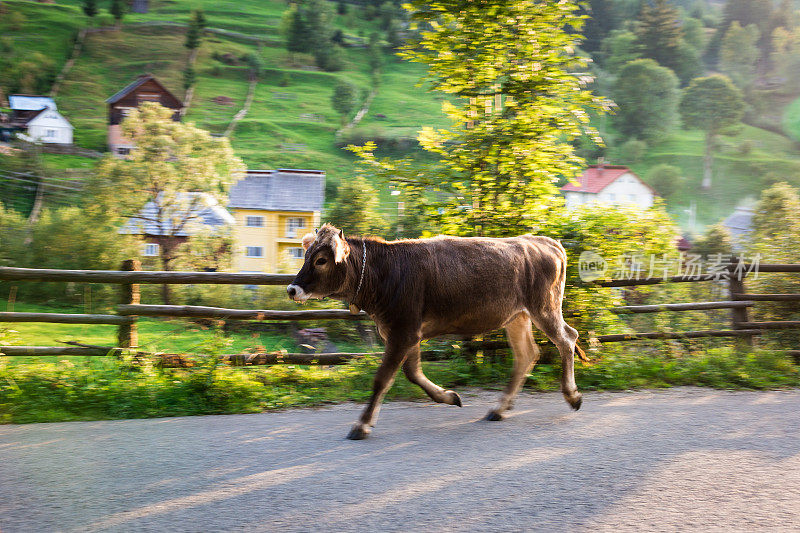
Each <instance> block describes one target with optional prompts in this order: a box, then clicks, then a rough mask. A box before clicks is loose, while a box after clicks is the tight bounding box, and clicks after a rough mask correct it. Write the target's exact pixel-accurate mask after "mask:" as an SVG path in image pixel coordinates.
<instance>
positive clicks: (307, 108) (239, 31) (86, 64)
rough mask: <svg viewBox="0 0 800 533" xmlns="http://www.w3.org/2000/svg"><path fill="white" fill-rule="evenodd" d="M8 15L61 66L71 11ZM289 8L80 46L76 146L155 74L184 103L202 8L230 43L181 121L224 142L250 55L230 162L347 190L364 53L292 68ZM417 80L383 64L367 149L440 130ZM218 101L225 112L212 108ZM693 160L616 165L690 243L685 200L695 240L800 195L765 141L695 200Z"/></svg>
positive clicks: (175, 20)
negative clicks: (129, 90) (710, 227)
mask: <svg viewBox="0 0 800 533" xmlns="http://www.w3.org/2000/svg"><path fill="white" fill-rule="evenodd" d="M5 4H6V5H7V6H8V8H9V9H11V10H15V11H16V10H18V11H20V12H22V13H23V14H24V15H25V21H24V23H23V24H22V26H21V27H19V28H16V29H14V28H11V27H9V25H8V23H7V22H4V21H0V29H2V30H3V32H4V34H7V35H10V36H12V37H13V39H14V43H15V47H17V49H20V50H28V51H31V52H33V51H37V50H38V51H47V52H48V53H49V54H50V55H51V56H52V57H54V59H55V60H56V61H58V62H59V64H63V62H64V61H66V59H67V55H68V53H69V51H70V48H71V40H72V38H73V36H74V35H75V34H76V33H77V31H78V29H79V28H80V27H81V26H82V25H84V24H85V17H84V16H83V14H82V12H81V10H80V5H81V2H80V0H64V1H60V2H58V4H40V3H33V2H25V1H20V0H11V1H7V2H5ZM286 6H287V4H286V2H285V1H283V0H243V1H233V0H223V1H214V2H212V1H211V0H191V1H189V0H183V1H179V0H161V1H159V0H154V1H152V2H151V11H150V13H147V14H128V15H127V16H126V17H125V20H124V27H123V28H122V30H121V31H102V32H95V33H91V34H89V36H88V37H87V40H86V45H85V47H84V51H83V53H82V55H81V56H80V57H79V58H78V60H77V62H76V63H75V66H74V68H73V69H72V70H71V71H70V72H69V74H68V76H67V77H66V79H65V81H64V83H63V84H62V87H61V89H60V92H59V94H58V95H57V98H56V100H57V102H58V104H59V108H60V110H61V111H62V112H63V113H64V115H65V116H67V118H68V119H70V120H71V121H72V123H73V124H74V125H75V127H76V130H75V141H76V143H77V144H78V145H80V146H83V147H85V148H91V149H95V150H103V149H104V148H105V142H106V124H105V122H106V104H105V103H104V101H105V99H106V98H107V97H108V96H110V95H111V94H113V93H114V92H116V91H117V90H119V89H120V88H121V87H123V86H124V85H125V84H127V83H128V82H130V81H131V80H132V79H133V78H134V77H135V76H136V75H138V74H140V73H142V72H152V73H153V74H155V75H156V76H157V77H158V78H159V79H160V80H162V81H163V82H164V83H165V84H166V85H167V86H168V87H169V88H170V89H171V90H172V91H173V92H174V93H175V94H176V95H177V96H179V97H183V95H184V91H183V89H182V72H183V69H184V68H185V66H186V63H187V59H188V51H187V49H186V48H184V46H183V42H184V37H185V24H186V22H187V21H188V20H189V16H190V11H191V9H194V8H203V9H204V10H205V13H206V16H207V19H208V24H209V27H210V28H212V29H213V28H218V29H222V30H226V31H229V32H235V33H234V34H227V35H224V34H220V33H209V34H208V35H207V36H206V37H205V39H204V41H203V44H202V46H201V48H200V52H199V55H198V58H197V62H196V64H195V70H196V72H197V83H196V85H195V91H194V97H193V99H192V103H191V106H190V108H189V110H188V114H187V120H189V121H192V122H195V123H196V124H197V125H198V126H200V127H202V128H205V129H208V130H209V131H211V132H213V133H215V134H222V133H223V132H224V131H226V129H227V128H228V125H229V124H230V122H231V120H232V118H233V117H234V115H235V114H236V113H237V111H239V109H241V107H242V105H243V104H244V102H245V99H246V96H247V93H248V87H249V82H248V70H247V67H246V66H245V65H244V62H243V61H242V60H241V58H242V57H244V56H246V55H247V54H257V55H258V56H259V57H260V59H261V62H262V64H263V67H264V68H263V72H262V75H261V77H260V79H259V81H258V84H257V86H256V89H255V93H254V99H253V104H252V107H251V109H250V111H249V113H248V114H247V116H246V117H245V118H244V119H243V120H242V121H241V122H239V124H238V125H237V127H236V128H235V130H234V131H233V133H232V134H231V136H230V139H231V142H232V144H233V147H234V149H235V150H236V152H237V153H238V155H239V156H240V157H242V158H243V159H244V161H245V162H246V163H247V165H248V166H249V167H251V168H279V167H299V168H319V169H323V170H325V171H326V172H327V173H328V176H329V177H330V179H331V180H333V181H335V182H336V181H341V180H343V179H346V178H347V177H348V176H350V175H352V173H353V172H354V170H355V162H354V160H353V157H352V156H351V155H350V154H349V153H348V152H346V151H344V150H342V149H341V148H339V147H337V146H336V137H335V134H336V131H337V129H338V128H339V127H340V125H341V119H340V117H339V116H338V115H337V113H336V112H335V111H334V110H333V109H332V107H331V103H330V97H331V94H332V93H333V89H334V87H335V85H336V84H337V82H338V81H339V80H342V79H345V80H348V81H350V82H351V83H353V84H355V85H357V86H358V87H359V88H360V89H361V90H362V91H363V93H364V94H365V95H366V93H367V92H368V91H369V89H370V81H369V67H368V61H367V55H366V50H365V49H363V48H359V47H352V48H348V49H346V65H345V68H344V70H342V71H341V72H335V73H329V72H322V71H319V70H316V69H315V68H314V66H313V64H314V63H313V58H312V57H311V56H308V55H304V54H295V55H294V56H290V55H289V54H288V53H287V52H286V50H285V49H284V47H283V43H282V38H281V36H280V32H279V27H280V24H281V17H282V15H283V13H284V11H285V10H286ZM6 19H7V17H6ZM110 23H111V18H110V15H109V14H108V13H107V12H105V11H103V13H101V15H99V16H98V17H97V20H96V24H100V25H102V24H110ZM334 24H335V25H336V27H337V28H338V29H341V30H342V31H343V32H344V34H345V35H346V36H347V37H348V39H349V40H350V41H351V42H356V41H358V40H359V39H361V38H363V37H365V36H367V35H369V33H371V32H372V31H377V30H378V28H377V20H376V21H365V20H364V19H362V18H361V16H360V15H359V13H357V10H356V9H354V8H352V7H351V8H350V10H349V13H348V14H346V15H337V16H336V18H335V22H334ZM215 58H217V59H215ZM220 58H223V60H220ZM423 73H424V67H423V66H421V65H418V64H413V63H409V62H404V61H400V60H399V59H398V58H397V57H395V56H394V55H392V54H390V53H386V54H385V57H384V67H383V69H382V75H381V79H380V85H379V87H378V93H377V95H376V96H375V98H374V100H373V101H372V104H371V107H370V110H369V113H368V114H367V115H366V116H365V117H364V119H363V120H362V122H361V123H360V124H359V126H358V127H357V131H358V132H360V134H362V136H364V137H367V138H369V137H373V138H375V137H378V138H390V139H398V138H401V139H411V138H413V137H414V136H415V134H416V132H417V131H418V130H419V129H420V128H421V127H422V126H434V127H441V126H446V125H448V122H447V119H446V118H445V117H444V116H443V114H442V112H441V103H442V100H443V96H442V95H438V94H433V93H431V92H429V91H426V90H425V88H424V87H418V86H417V85H418V83H419V81H420V79H421V77H422V75H423ZM220 96H222V97H227V98H229V99H230V100H229V101H224V102H222V103H220V99H217V97H220ZM215 99H216V100H215ZM798 117H800V100H798V101H797V102H795V103H794V104H792V105H790V106H789V107H788V108H787V111H786V114H785V119H784V128H785V129H786V131H788V132H790V134H792V133H794V134H795V135H796V136H797V137H798V138H800V133H797V132H798V131H800V126H798V124H800V119H798ZM702 154H703V138H702V134H701V133H700V132H698V131H677V132H675V133H673V134H672V135H670V136H668V137H667V138H665V139H663V140H662V141H661V142H658V143H655V144H651V146H649V147H648V148H647V150H646V153H645V154H644V155H643V156H642V157H641V158H640V159H638V160H632V159H626V160H624V159H616V160H613V161H612V162H613V163H617V164H627V165H630V166H631V167H632V168H633V169H634V170H635V171H636V172H637V173H638V174H639V175H640V176H642V177H643V178H644V179H645V180H648V174H649V171H650V169H651V168H652V167H653V166H655V165H657V164H660V163H668V164H671V165H675V166H678V167H680V169H681V170H682V172H683V175H684V176H686V182H685V183H684V185H683V187H682V188H681V189H680V190H679V191H678V192H677V193H675V194H674V195H673V196H672V197H670V198H668V199H667V203H668V209H669V211H670V212H671V213H672V214H673V215H674V216H675V217H676V219H677V220H678V221H679V222H680V223H681V224H682V225H683V226H684V228H685V229H691V228H689V227H688V217H687V215H686V213H685V210H686V209H687V208H688V207H689V205H690V203H691V201H692V200H694V201H695V202H697V209H698V213H697V222H698V226H697V227H696V228H695V229H697V230H701V229H702V227H703V226H705V225H707V224H712V223H715V222H717V221H718V220H720V219H721V218H723V217H725V216H727V215H728V214H730V213H731V212H732V211H733V209H734V208H735V207H736V205H737V204H738V203H740V202H741V201H742V200H744V199H746V198H748V197H755V196H757V195H758V194H759V192H760V191H761V190H762V189H763V188H764V187H765V186H767V185H769V184H770V183H771V182H773V181H775V180H778V179H786V180H788V181H790V182H792V183H794V184H796V185H798V184H800V178H798V177H797V176H800V172H798V170H800V152H799V151H798V149H797V146H796V145H795V143H794V142H792V141H791V140H790V139H789V138H787V137H783V136H781V135H777V134H774V133H770V132H767V131H765V130H762V129H758V128H754V127H750V126H746V127H744V128H743V129H742V131H741V132H740V133H739V134H738V135H736V136H733V137H722V139H721V146H720V148H719V150H718V152H717V156H716V160H715V169H714V170H715V181H714V185H713V187H712V189H711V190H710V191H701V190H700V187H699V182H700V180H701V175H702ZM47 161H48V163H50V164H53V165H54V166H57V167H61V168H67V167H69V168H74V167H81V166H86V165H87V164H90V163H89V162H86V161H85V160H84V161H83V162H82V161H81V158H76V157H74V156H52V155H50V156H47ZM384 192H385V191H384ZM381 197H382V200H383V204H384V209H386V210H387V211H388V210H391V209H392V208H393V204H391V203H390V200H389V199H388V196H387V195H386V194H383V193H382V195H381Z"/></svg>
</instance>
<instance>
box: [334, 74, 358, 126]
mask: <svg viewBox="0 0 800 533" xmlns="http://www.w3.org/2000/svg"><path fill="white" fill-rule="evenodd" d="M357 104H358V89H357V88H356V87H355V86H354V85H353V84H352V83H348V82H346V81H340V82H339V83H337V84H336V88H335V89H334V90H333V94H332V95H331V106H332V107H333V109H335V110H336V112H337V113H339V115H340V116H341V117H342V124H345V123H346V122H347V117H348V116H350V113H352V112H353V110H354V109H355V108H356V105H357Z"/></svg>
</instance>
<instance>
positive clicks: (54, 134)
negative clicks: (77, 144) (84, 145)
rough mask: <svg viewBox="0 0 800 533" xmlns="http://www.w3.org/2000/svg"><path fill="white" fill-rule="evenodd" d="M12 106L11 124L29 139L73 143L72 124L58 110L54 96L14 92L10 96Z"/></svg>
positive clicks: (9, 100)
mask: <svg viewBox="0 0 800 533" xmlns="http://www.w3.org/2000/svg"><path fill="white" fill-rule="evenodd" d="M8 103H9V106H10V107H11V112H12V116H11V124H12V125H13V126H14V128H15V129H16V130H18V131H20V132H23V133H21V134H20V136H21V137H22V138H23V139H25V140H28V141H37V142H43V143H50V144H72V131H73V129H74V128H73V127H72V124H70V123H69V121H68V120H67V119H65V118H64V117H63V116H62V115H61V113H59V112H58V107H57V106H56V103H55V101H54V100H53V99H52V98H48V97H46V96H28V95H24V94H12V95H11V96H9V97H8Z"/></svg>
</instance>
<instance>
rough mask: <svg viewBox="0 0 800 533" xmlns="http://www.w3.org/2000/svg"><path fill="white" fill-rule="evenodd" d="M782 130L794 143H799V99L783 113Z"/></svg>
mask: <svg viewBox="0 0 800 533" xmlns="http://www.w3.org/2000/svg"><path fill="white" fill-rule="evenodd" d="M783 130H784V131H785V132H786V133H787V134H788V135H789V136H790V137H791V138H792V139H794V140H795V141H800V98H798V99H797V100H794V101H793V102H792V103H790V104H789V105H788V106H786V109H785V110H784V112H783Z"/></svg>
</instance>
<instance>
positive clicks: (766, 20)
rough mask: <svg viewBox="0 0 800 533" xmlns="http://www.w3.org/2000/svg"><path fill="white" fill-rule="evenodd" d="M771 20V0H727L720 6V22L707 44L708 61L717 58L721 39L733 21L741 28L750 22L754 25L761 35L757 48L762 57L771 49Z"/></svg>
mask: <svg viewBox="0 0 800 533" xmlns="http://www.w3.org/2000/svg"><path fill="white" fill-rule="evenodd" d="M772 21H773V17H772V0H728V1H727V2H725V5H724V7H723V8H722V23H721V24H720V25H719V27H718V28H717V31H716V32H715V33H714V36H713V37H712V39H711V41H710V42H709V44H708V50H707V53H706V55H707V57H708V59H709V61H710V62H712V63H716V62H717V61H718V60H719V52H720V47H721V46H722V39H723V38H724V37H725V34H726V33H727V32H728V28H730V27H731V24H733V23H734V22H738V23H739V25H740V26H742V27H743V28H744V27H747V26H749V25H750V24H755V25H756V27H757V28H758V31H759V35H760V36H761V38H760V39H759V41H758V46H759V49H760V50H761V54H762V57H767V56H768V54H769V52H770V50H771V43H770V35H771V34H772V30H773V29H774V27H772V26H771V24H772Z"/></svg>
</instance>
